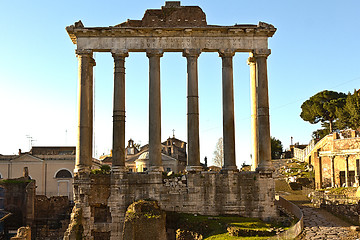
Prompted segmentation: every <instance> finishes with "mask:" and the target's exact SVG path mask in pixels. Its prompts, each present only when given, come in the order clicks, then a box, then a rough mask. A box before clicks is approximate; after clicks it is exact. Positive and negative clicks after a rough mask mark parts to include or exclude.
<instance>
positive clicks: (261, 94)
mask: <svg viewBox="0 0 360 240" xmlns="http://www.w3.org/2000/svg"><path fill="white" fill-rule="evenodd" d="M66 30H67V32H68V34H69V36H70V38H71V40H72V41H73V43H74V44H76V45H77V49H76V54H77V57H78V60H79V97H78V99H79V102H78V112H79V123H78V145H77V148H76V163H75V178H74V202H75V207H74V209H73V213H72V218H71V223H70V225H69V228H68V230H67V232H66V234H65V237H64V239H78V237H82V238H84V239H122V231H123V223H124V218H125V211H126V209H127V208H128V206H129V205H130V204H132V203H133V202H134V201H137V200H140V199H151V200H156V201H157V202H158V203H159V205H160V207H161V209H163V210H166V211H178V212H185V213H197V214H206V215H219V214H237V215H242V216H246V217H259V218H261V219H265V220H266V219H272V218H276V217H277V213H276V207H275V203H274V202H275V196H274V181H273V177H272V172H273V170H274V169H273V167H272V162H271V145H270V122H269V121H270V120H269V96H268V78H267V57H268V56H269V55H270V53H271V51H270V49H268V38H269V37H272V36H273V34H274V33H275V31H276V28H274V26H272V25H271V24H267V23H263V22H259V24H257V25H249V24H244V25H234V26H215V25H208V24H207V22H206V15H205V13H204V12H203V11H202V10H201V8H199V7H197V6H194V7H187V6H181V5H180V2H166V4H165V6H163V7H162V8H161V9H155V10H148V11H146V13H145V15H144V17H143V19H142V20H129V21H127V22H125V23H122V24H119V25H115V26H111V27H93V28H88V27H84V25H83V24H82V22H81V21H79V22H76V23H75V24H74V25H71V26H68V27H66ZM93 52H110V53H111V54H112V56H113V58H114V103H113V149H112V171H111V174H109V175H107V174H104V175H103V176H101V177H99V176H95V175H93V174H91V173H90V167H91V159H92V155H91V154H92V145H93V144H92V142H93V139H92V136H93V100H94V99H93V68H94V66H95V65H96V64H95V60H94V59H93V57H92V56H93ZM131 52H145V53H146V57H148V59H149V153H148V155H149V160H148V162H149V165H148V166H149V167H148V171H147V172H146V173H129V172H128V171H126V158H125V155H126V154H125V152H126V151H125V59H126V58H127V57H128V56H129V53H131ZM164 52H182V53H183V57H185V58H186V60H187V99H186V100H185V99H184V100H185V101H187V150H188V151H187V159H186V160H187V164H186V174H185V175H183V176H182V177H181V178H180V179H179V178H176V179H166V178H164V177H163V174H162V172H163V171H164V170H165V169H164V163H163V162H162V143H161V139H160V138H161V92H160V85H161V84H160V59H161V57H162V56H163V53H164ZM203 52H217V53H218V54H219V57H221V60H222V93H223V94H222V95H223V99H222V102H223V139H224V140H223V141H224V166H222V169H221V172H218V173H216V172H204V171H203V167H202V165H201V164H200V148H199V141H200V133H199V91H198V70H197V61H198V57H199V55H200V54H202V53H203ZM236 52H248V53H249V55H250V56H249V59H248V64H249V65H250V72H251V74H250V78H251V89H252V91H251V94H252V97H251V99H252V102H251V104H252V109H253V111H252V139H253V152H254V154H253V156H254V157H253V161H254V164H253V166H254V169H253V170H254V171H252V172H239V171H238V168H237V166H236V156H235V125H234V88H233V57H234V55H235V54H236ZM97 213H101V215H102V216H103V217H101V218H98V215H99V214H97Z"/></svg>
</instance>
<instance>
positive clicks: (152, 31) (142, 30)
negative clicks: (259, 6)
mask: <svg viewBox="0 0 360 240" xmlns="http://www.w3.org/2000/svg"><path fill="white" fill-rule="evenodd" d="M81 24H82V23H81ZM264 24H265V23H262V24H260V25H258V26H257V25H235V26H211V25H210V26H207V27H194V28H189V27H90V28H85V27H84V26H83V25H81V26H80V25H79V24H77V23H75V24H74V25H70V26H68V27H66V31H67V33H68V34H69V36H70V38H71V40H72V42H73V43H74V44H76V43H77V38H80V37H112V38H113V37H157V36H161V37H189V36H191V37H225V36H227V37H234V36H241V37H245V36H251V37H255V36H263V37H272V36H273V35H274V33H275V32H276V28H274V27H273V26H272V25H270V24H267V25H266V26H268V27H264V26H265V25H264ZM270 26H272V27H270Z"/></svg>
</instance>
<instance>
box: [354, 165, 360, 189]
mask: <svg viewBox="0 0 360 240" xmlns="http://www.w3.org/2000/svg"><path fill="white" fill-rule="evenodd" d="M359 173H360V162H359V159H356V168H355V183H356V186H357V187H359Z"/></svg>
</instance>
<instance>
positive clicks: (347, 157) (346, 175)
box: [345, 156, 351, 187]
mask: <svg viewBox="0 0 360 240" xmlns="http://www.w3.org/2000/svg"><path fill="white" fill-rule="evenodd" d="M345 187H351V183H350V176H349V156H346V157H345Z"/></svg>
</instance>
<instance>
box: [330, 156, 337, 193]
mask: <svg viewBox="0 0 360 240" xmlns="http://www.w3.org/2000/svg"><path fill="white" fill-rule="evenodd" d="M330 159H331V187H335V184H336V182H335V156H331V157H330Z"/></svg>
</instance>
